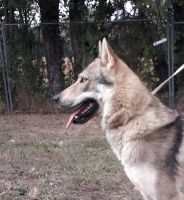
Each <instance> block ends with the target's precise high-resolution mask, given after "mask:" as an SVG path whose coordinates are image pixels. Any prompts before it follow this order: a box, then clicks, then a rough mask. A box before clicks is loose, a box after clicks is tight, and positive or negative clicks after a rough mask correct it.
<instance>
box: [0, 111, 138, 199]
mask: <svg viewBox="0 0 184 200" xmlns="http://www.w3.org/2000/svg"><path fill="white" fill-rule="evenodd" d="M67 118H68V115H59V114H58V115H4V116H3V115H1V116H0V134H1V135H0V136H1V138H0V199H2V200H26V199H35V200H36V199H38V200H55V199H56V200H60V199H61V200H116V199H121V200H140V199H141V198H140V196H139V194H138V193H137V191H136V190H135V189H134V188H133V186H132V185H131V184H130V182H129V181H128V179H127V178H126V176H125V174H124V172H123V168H122V167H121V165H120V163H119V161H118V160H117V159H116V157H115V155H114V154H113V152H112V150H111V149H110V147H109V145H108V143H107V142H106V139H105V135H104V133H102V131H101V129H100V126H99V119H96V118H95V119H93V120H91V121H89V122H88V123H86V124H85V125H71V127H70V128H69V129H68V130H66V129H65V124H66V122H67Z"/></svg>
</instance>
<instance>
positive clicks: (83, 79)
mask: <svg viewBox="0 0 184 200" xmlns="http://www.w3.org/2000/svg"><path fill="white" fill-rule="evenodd" d="M87 80H88V79H87V78H81V80H80V83H85V82H86V81H87Z"/></svg>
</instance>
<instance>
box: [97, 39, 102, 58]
mask: <svg viewBox="0 0 184 200" xmlns="http://www.w3.org/2000/svg"><path fill="white" fill-rule="evenodd" d="M101 53H102V43H101V41H100V40H99V42H98V56H99V58H100V56H101Z"/></svg>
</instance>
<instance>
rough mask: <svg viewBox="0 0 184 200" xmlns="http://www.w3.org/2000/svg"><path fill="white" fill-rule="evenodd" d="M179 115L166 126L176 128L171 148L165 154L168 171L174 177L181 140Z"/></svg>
mask: <svg viewBox="0 0 184 200" xmlns="http://www.w3.org/2000/svg"><path fill="white" fill-rule="evenodd" d="M181 117H182V116H181V115H180V116H178V117H177V118H176V120H175V121H174V122H172V123H171V124H169V125H168V126H167V127H168V128H169V127H174V128H175V129H176V132H175V134H176V135H175V138H174V144H173V146H172V148H171V149H170V150H169V152H168V154H167V155H166V160H165V161H166V166H167V167H168V173H169V175H171V177H172V178H174V175H176V173H177V166H178V165H179V163H178V160H177V155H178V153H179V150H180V146H181V144H182V141H183V133H182V132H183V125H182V119H181Z"/></svg>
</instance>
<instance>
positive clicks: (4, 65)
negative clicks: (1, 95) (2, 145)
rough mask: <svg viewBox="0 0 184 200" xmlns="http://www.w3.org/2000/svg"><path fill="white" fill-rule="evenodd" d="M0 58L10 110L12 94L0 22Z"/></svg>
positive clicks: (2, 29) (11, 107)
mask: <svg viewBox="0 0 184 200" xmlns="http://www.w3.org/2000/svg"><path fill="white" fill-rule="evenodd" d="M0 59H1V62H2V72H3V82H4V90H5V95H6V105H7V110H8V111H12V110H13V103H12V95H11V89H10V81H9V80H10V79H9V70H8V57H7V51H6V41H5V34H4V27H3V24H1V41H0Z"/></svg>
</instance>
